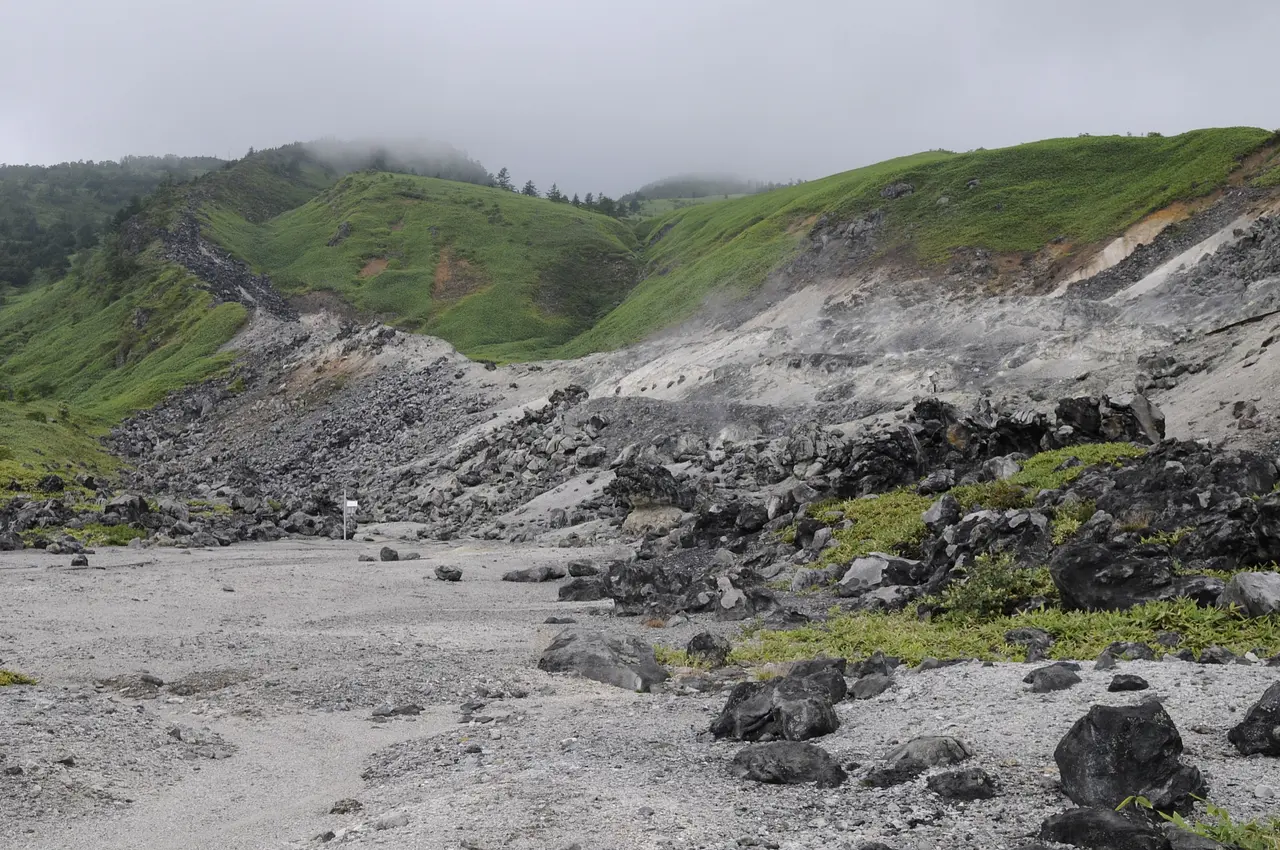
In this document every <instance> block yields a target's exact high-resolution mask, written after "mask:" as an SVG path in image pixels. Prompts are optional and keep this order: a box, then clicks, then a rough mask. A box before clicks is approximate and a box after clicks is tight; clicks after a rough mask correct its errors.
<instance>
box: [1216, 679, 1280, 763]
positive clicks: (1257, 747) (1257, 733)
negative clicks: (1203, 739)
mask: <svg viewBox="0 0 1280 850" xmlns="http://www.w3.org/2000/svg"><path fill="white" fill-rule="evenodd" d="M1227 740H1228V741H1230V742H1231V743H1232V744H1234V745H1235V748H1236V749H1237V750H1239V751H1240V754H1241V755H1246V756H1251V755H1253V754H1254V753H1262V754H1263V755H1265V756H1280V682H1277V683H1275V684H1274V685H1272V686H1271V687H1269V688H1267V690H1266V691H1265V692H1264V693H1263V694H1262V699H1260V700H1258V701H1257V702H1255V703H1254V704H1253V705H1251V706H1249V713H1248V714H1246V715H1245V716H1244V720H1242V721H1240V723H1239V725H1237V726H1234V727H1232V729H1231V731H1229V732H1227Z"/></svg>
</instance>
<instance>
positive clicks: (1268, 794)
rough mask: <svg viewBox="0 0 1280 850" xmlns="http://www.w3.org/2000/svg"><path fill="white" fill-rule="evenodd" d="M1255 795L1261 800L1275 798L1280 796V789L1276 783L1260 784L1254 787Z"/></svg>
mask: <svg viewBox="0 0 1280 850" xmlns="http://www.w3.org/2000/svg"><path fill="white" fill-rule="evenodd" d="M1253 796H1255V797H1257V798H1258V799H1259V800H1274V799H1275V798H1276V797H1280V789H1277V788H1276V786H1274V785H1258V786H1255V787H1254V789H1253Z"/></svg>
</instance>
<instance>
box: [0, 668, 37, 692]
mask: <svg viewBox="0 0 1280 850" xmlns="http://www.w3.org/2000/svg"><path fill="white" fill-rule="evenodd" d="M34 684H37V682H36V680H35V679H33V678H31V677H30V676H24V675H23V674H21V673H15V672H13V671H12V670H4V669H0V688H6V687H8V686H10V685H34Z"/></svg>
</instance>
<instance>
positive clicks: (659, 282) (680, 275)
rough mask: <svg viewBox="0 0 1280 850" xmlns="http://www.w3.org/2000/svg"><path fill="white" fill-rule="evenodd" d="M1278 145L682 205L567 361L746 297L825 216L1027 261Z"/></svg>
mask: <svg viewBox="0 0 1280 850" xmlns="http://www.w3.org/2000/svg"><path fill="white" fill-rule="evenodd" d="M1271 137H1272V134H1271V133H1269V132H1267V131H1265V130H1258V129H1252V128H1228V129H1217V130H1197V131H1193V132H1190V133H1184V134H1182V135H1180V136H1173V137H1168V138H1165V137H1139V138H1131V137H1121V136H1108V137H1081V138H1075V139H1050V140H1048V141H1043V142H1035V143H1032V144H1025V145H1018V146H1016V147H1011V148H1003V149H1000V150H990V151H986V150H979V151H974V152H972V153H966V154H952V153H946V152H930V153H923V154H917V155H915V156H908V157H902V158H900V159H894V160H889V161H887V162H882V163H879V164H876V165H872V166H868V167H866V168H859V169H855V170H853V171H847V172H845V173H843V174H837V175H834V176H832V177H828V178H825V179H822V180H814V181H812V182H809V183H802V184H800V185H797V186H791V187H786V188H782V189H776V190H774V191H771V192H767V193H763V194H759V195H751V196H748V197H744V198H739V199H736V200H728V201H719V202H715V203H705V204H700V205H697V206H690V207H687V208H684V209H679V210H676V211H674V212H672V213H670V214H668V215H665V216H662V217H659V218H657V219H653V220H650V221H646V222H644V223H643V224H642V225H641V226H640V229H639V234H640V237H641V239H642V240H644V241H645V242H647V243H648V248H647V250H646V254H645V266H646V276H645V277H644V279H643V280H642V281H641V282H640V284H639V285H638V286H637V287H636V288H635V289H634V290H633V291H632V292H631V294H630V296H629V297H628V298H627V300H626V301H624V302H623V303H622V304H621V305H619V307H618V308H617V309H616V310H614V311H613V312H612V313H610V314H609V315H608V316H606V317H605V318H604V319H603V320H602V321H601V322H600V323H599V324H598V325H597V326H595V327H593V328H592V329H591V330H590V331H587V332H586V333H584V334H582V335H581V336H580V337H578V338H577V339H575V340H573V341H572V342H571V343H569V344H568V345H566V346H565V347H564V348H563V349H562V350H561V352H560V353H561V354H562V355H564V356H576V355H581V354H585V353H588V352H591V351H599V350H601V349H609V348H617V347H619V346H623V345H627V344H629V343H632V342H636V341H638V340H641V339H643V338H644V337H645V336H647V335H648V334H650V333H653V332H654V331H657V330H659V329H661V328H663V327H667V326H670V325H672V324H675V323H677V322H679V321H681V320H683V319H686V318H689V317H690V316H692V315H693V314H694V313H696V312H697V310H698V309H699V308H700V307H701V306H702V305H703V304H704V303H705V302H706V300H707V298H708V297H709V296H712V295H715V296H716V297H717V298H730V299H732V298H737V297H742V296H744V295H747V294H749V293H750V292H752V291H753V290H755V289H756V288H758V287H759V286H760V284H762V283H763V282H764V280H765V278H766V276H767V275H768V274H769V272H770V271H773V270H774V269H777V268H778V267H779V266H781V265H783V264H784V263H786V262H787V261H788V259H790V258H791V257H792V256H794V255H795V253H796V252H797V251H798V250H800V248H801V247H802V246H803V245H804V243H805V241H806V237H807V235H808V233H809V230H810V228H811V226H812V224H813V222H815V221H816V220H817V219H818V217H819V216H822V215H826V216H828V217H829V218H831V219H833V220H836V221H849V220H853V219H855V218H858V217H861V216H865V215H866V214H867V213H869V212H871V211H872V210H877V209H878V210H880V211H881V212H882V213H883V215H884V221H883V225H882V227H881V231H880V232H881V246H880V247H881V250H883V251H885V252H890V251H898V252H900V253H901V255H903V256H905V257H907V258H909V259H912V260H915V261H917V262H919V263H922V264H933V263H938V262H941V261H945V260H946V259H947V258H948V257H949V256H950V255H951V252H952V251H953V250H954V249H956V248H960V247H980V248H986V249H989V250H992V251H996V252H1030V251H1036V250H1038V249H1040V248H1041V247H1043V246H1044V245H1046V244H1047V243H1049V242H1050V241H1052V240H1054V239H1059V238H1061V239H1063V240H1065V241H1067V242H1070V243H1074V244H1077V245H1086V244H1090V243H1094V242H1097V241H1099V240H1102V239H1105V238H1107V237H1110V236H1114V235H1117V234H1119V233H1120V232H1121V231H1123V230H1124V229H1125V228H1126V227H1128V226H1129V225H1130V224H1133V223H1134V222H1136V221H1138V220H1139V219H1141V218H1142V217H1143V216H1144V215H1146V214H1147V213H1149V212H1152V211H1154V210H1157V209H1160V208H1161V207H1164V206H1166V205H1168V204H1170V203H1172V202H1174V201H1177V200H1182V199H1187V198H1194V197H1199V196H1202V195H1205V194H1208V193H1210V192H1212V191H1214V190H1215V189H1217V188H1219V187H1221V186H1222V185H1223V184H1224V183H1225V181H1226V179H1227V177H1228V175H1230V174H1231V173H1232V171H1233V170H1235V169H1236V168H1237V167H1238V164H1239V162H1240V160H1241V158H1243V157H1244V156H1246V155H1248V154H1249V153H1251V152H1253V151H1254V150H1256V149H1258V148H1259V147H1261V146H1262V145H1264V144H1265V143H1267V142H1268V140H1269V139H1270V138H1271ZM975 180H976V181H977V182H976V183H975V184H974V187H973V188H970V181H975ZM894 183H908V184H910V185H911V186H912V187H913V189H914V191H913V192H912V193H911V194H909V195H906V196H905V197H899V198H897V199H894V200H889V199H886V198H884V197H882V196H881V194H880V193H881V190H882V189H884V188H885V187H886V186H888V185H890V184H894ZM944 198H945V199H946V200H945V201H944V200H942V199H944Z"/></svg>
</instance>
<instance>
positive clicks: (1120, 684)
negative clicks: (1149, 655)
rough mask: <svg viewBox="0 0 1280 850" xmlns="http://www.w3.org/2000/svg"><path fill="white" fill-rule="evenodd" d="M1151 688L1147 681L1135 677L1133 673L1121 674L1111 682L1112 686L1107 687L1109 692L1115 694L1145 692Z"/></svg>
mask: <svg viewBox="0 0 1280 850" xmlns="http://www.w3.org/2000/svg"><path fill="white" fill-rule="evenodd" d="M1149 687H1151V685H1150V684H1148V682H1147V680H1146V679H1144V678H1142V677H1141V676H1135V675H1133V674H1132V673H1119V674H1117V675H1116V676H1115V677H1114V678H1112V680H1111V684H1109V685H1107V690H1108V691H1111V692H1112V693H1115V692H1117V691H1145V690H1146V689H1147V688H1149Z"/></svg>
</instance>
